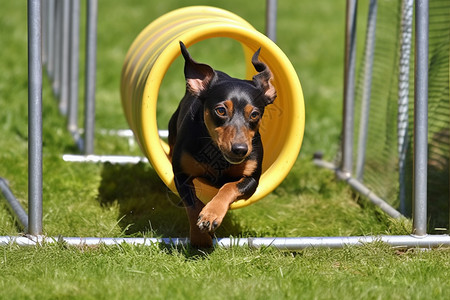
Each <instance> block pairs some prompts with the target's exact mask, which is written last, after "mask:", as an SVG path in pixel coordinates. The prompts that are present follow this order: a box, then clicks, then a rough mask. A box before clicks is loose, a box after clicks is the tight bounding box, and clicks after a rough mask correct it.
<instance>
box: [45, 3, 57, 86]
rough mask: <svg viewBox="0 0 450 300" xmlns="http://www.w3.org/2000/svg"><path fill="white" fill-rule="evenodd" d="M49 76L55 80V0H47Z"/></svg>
mask: <svg viewBox="0 0 450 300" xmlns="http://www.w3.org/2000/svg"><path fill="white" fill-rule="evenodd" d="M47 2H48V3H47V18H48V21H47V28H46V29H47V43H48V44H47V51H48V58H47V75H48V77H49V78H50V79H52V80H53V77H54V61H55V60H54V57H55V0H47Z"/></svg>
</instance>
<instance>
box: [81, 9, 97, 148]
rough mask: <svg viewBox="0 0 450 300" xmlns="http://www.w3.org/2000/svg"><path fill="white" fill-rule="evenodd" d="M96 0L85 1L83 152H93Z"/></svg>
mask: <svg viewBox="0 0 450 300" xmlns="http://www.w3.org/2000/svg"><path fill="white" fill-rule="evenodd" d="M97 6H98V3H97V0H88V2H87V24H86V31H87V32H86V78H85V80H86V84H85V89H86V91H85V93H86V94H85V108H84V109H85V120H84V154H92V153H93V152H94V129H95V75H96V64H97V55H96V53H97Z"/></svg>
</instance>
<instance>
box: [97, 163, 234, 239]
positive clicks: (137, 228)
mask: <svg viewBox="0 0 450 300" xmlns="http://www.w3.org/2000/svg"><path fill="white" fill-rule="evenodd" d="M101 176H102V180H101V184H100V187H99V193H98V201H99V203H100V205H101V206H103V207H105V208H107V207H111V206H114V205H117V206H118V210H119V214H118V224H119V226H120V227H121V229H122V231H123V234H125V235H127V236H142V235H145V236H156V237H187V236H189V223H188V220H187V216H186V212H185V209H184V207H183V205H182V203H181V200H180V199H179V198H178V196H176V195H175V194H173V193H172V192H171V191H170V189H168V188H167V187H166V186H165V184H164V183H163V182H162V181H161V179H160V178H159V177H158V175H157V174H156V172H155V170H154V169H152V167H151V166H150V165H148V164H144V163H139V164H136V165H118V164H117V165H113V164H105V165H104V167H103V170H102V173H101ZM240 232H241V228H240V226H239V224H238V223H237V222H235V221H234V220H233V216H232V215H231V216H230V215H228V216H227V217H225V219H224V221H223V223H222V226H221V227H219V229H218V231H217V232H216V235H217V236H218V237H224V236H230V235H233V236H237V235H239V233H240Z"/></svg>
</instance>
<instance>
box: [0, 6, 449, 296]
mask: <svg viewBox="0 0 450 300" xmlns="http://www.w3.org/2000/svg"><path fill="white" fill-rule="evenodd" d="M83 3H84V2H83ZM359 3H360V10H361V16H363V18H364V17H365V13H364V11H365V10H366V7H367V3H368V1H360V2H359ZM194 4H207V5H211V4H212V3H211V1H174V0H166V1H159V2H157V1H153V2H152V3H150V2H149V1H144V0H131V1H120V0H110V1H106V0H101V1H99V16H98V20H99V23H98V58H97V60H98V64H97V66H98V73H97V92H96V96H97V103H96V106H97V112H96V129H97V134H96V141H95V153H96V154H131V155H140V151H139V149H138V147H137V146H136V144H133V143H129V141H128V140H127V139H123V138H118V137H111V136H104V135H101V134H100V131H101V130H102V129H124V128H127V124H126V121H125V118H124V116H123V112H122V108H121V104H120V94H119V86H120V83H119V82H120V71H121V67H122V64H123V60H124V57H125V54H126V52H127V50H128V48H129V46H130V45H131V43H132V41H133V40H134V38H135V37H136V36H137V35H138V33H139V32H140V31H141V30H142V29H143V28H144V27H145V26H146V25H147V24H148V23H150V22H151V21H152V20H154V19H155V18H157V17H158V16H160V15H162V14H164V13H166V12H169V11H171V10H173V9H175V8H178V7H182V6H187V5H194ZM213 4H214V5H215V6H218V7H221V8H224V9H228V10H230V11H232V12H234V13H236V14H239V15H240V16H242V17H243V18H245V19H247V20H248V21H249V22H250V23H251V24H253V25H254V26H255V28H256V29H258V30H260V31H264V14H265V4H264V1H248V2H242V1H237V0H227V1H224V0H223V1H222V0H220V1H214V2H213ZM83 5H84V4H83ZM83 12H84V6H83ZM278 18H279V19H278V31H277V32H278V40H277V43H278V45H279V46H280V48H281V49H282V50H283V51H284V52H285V53H286V55H287V56H288V57H289V59H290V60H291V62H292V64H293V65H294V67H295V69H296V71H297V73H298V76H299V78H300V81H301V84H302V87H303V92H304V97H305V105H306V129H305V136H304V140H303V146H302V149H301V153H300V155H299V158H298V160H297V161H296V163H295V165H294V167H293V169H292V171H291V172H290V174H289V175H288V177H287V178H286V179H285V180H284V182H283V183H282V184H281V185H280V186H279V187H278V188H277V189H276V190H275V191H274V192H273V193H271V194H270V195H269V196H267V197H266V198H264V199H262V200H260V201H259V202H257V203H255V204H253V205H251V206H249V207H246V208H243V209H238V210H233V211H231V212H230V213H229V214H228V216H227V217H226V219H225V220H224V223H223V225H222V226H221V228H220V230H219V231H218V232H217V236H218V237H229V236H233V237H254V236H256V237H272V236H280V237H284V236H286V237H296V236H350V235H381V234H409V233H410V231H411V224H410V222H409V221H397V220H393V219H390V218H389V217H387V216H386V215H385V214H383V213H382V212H381V211H380V210H378V209H377V208H374V207H373V206H372V205H371V204H370V203H368V202H367V201H366V200H365V199H363V198H361V197H359V196H358V195H355V194H354V193H353V192H352V191H351V190H350V189H349V187H348V186H346V185H345V184H344V183H342V182H339V181H336V179H335V177H334V174H333V173H331V172H329V171H328V170H323V169H318V168H317V167H315V166H314V165H313V163H312V161H311V158H312V155H313V153H314V152H315V151H317V150H321V151H322V152H323V153H324V155H325V158H326V159H328V160H333V159H334V158H335V156H336V153H337V150H338V146H339V135H340V124H341V106H342V93H343V91H342V83H343V78H342V75H343V45H344V25H345V22H344V18H345V1H311V0H304V1H295V0H289V1H288V0H286V1H279V7H278ZM363 18H361V19H363ZM26 25H27V24H26V2H25V1H5V2H4V3H2V9H1V11H0V45H1V47H0V66H1V69H2V72H1V73H0V133H1V139H0V162H1V163H0V176H1V177H4V178H6V179H7V180H8V181H9V184H10V186H11V189H12V190H13V192H14V194H15V196H16V197H17V198H18V199H19V201H20V202H21V203H22V204H23V205H24V207H26V206H27V197H28V195H27V185H28V182H27V139H28V137H27V48H26V45H27V37H26V33H27V27H26ZM359 26H360V28H362V30H359V34H360V35H361V38H359V41H360V43H361V41H362V40H363V39H362V35H363V33H364V21H363V20H361V22H360V24H359ZM83 30H84V28H82V32H83ZM222 42H223V43H222ZM228 45H229V44H228V42H225V41H220V40H218V42H213V41H212V42H208V43H205V46H203V47H201V48H199V49H197V50H196V51H197V52H195V53H196V54H195V55H196V56H197V55H198V56H199V57H201V60H202V61H205V62H208V63H210V64H211V65H213V66H214V67H216V68H218V69H224V70H225V71H228V70H231V71H233V70H235V69H236V70H237V72H239V70H240V69H239V68H240V66H241V65H242V62H240V61H239V59H236V54H235V53H234V50H233V49H234V48H233V47H234V45H232V44H231V45H230V47H231V48H230V49H231V50H230V51H223V50H221V49H222V48H223V47H228ZM360 48H361V47H360ZM227 49H228V48H227ZM221 51H222V52H221ZM217 53H220V57H218V56H217V55H216V54H217ZM82 58H83V55H82ZM180 76H181V77H180ZM180 78H181V79H180ZM180 80H181V83H180ZM80 88H81V90H80V98H82V95H83V92H82V88H83V86H81V87H80ZM183 93H184V90H183V82H182V69H181V65H180V64H179V63H175V64H174V65H173V66H172V67H171V69H170V70H169V72H168V75H167V76H166V78H165V80H164V82H163V88H162V90H161V93H160V97H161V99H162V100H161V101H160V102H161V103H163V104H161V105H160V107H158V109H159V111H158V113H160V112H161V113H160V114H159V115H161V117H160V119H159V120H158V122H159V124H162V125H161V126H164V124H165V123H166V122H167V118H168V117H169V116H170V111H171V110H173V108H174V107H176V104H177V101H178V100H179V99H180V98H181V97H182V95H183ZM43 97H44V103H43V115H44V121H43V123H44V124H43V131H44V136H43V139H44V158H43V159H44V161H43V165H44V170H43V171H44V183H43V184H44V187H43V198H44V203H43V204H44V211H43V213H44V219H43V222H44V234H45V235H48V236H58V235H62V236H95V237H185V236H187V234H188V230H187V229H188V227H187V226H188V225H187V218H186V216H185V212H184V209H183V208H182V207H180V205H179V200H178V199H177V198H176V197H175V196H173V195H172V194H171V193H170V192H168V189H167V188H166V187H165V186H164V184H163V183H162V182H161V180H160V179H159V178H158V176H157V175H156V173H155V171H154V170H153V169H152V167H151V166H150V165H148V164H144V163H140V164H137V165H113V164H78V163H67V162H64V161H63V160H62V155H63V154H65V153H72V154H73V153H75V154H76V153H77V149H76V147H75V146H74V143H73V140H72V138H71V136H70V134H69V133H68V131H67V130H66V129H65V127H66V119H65V118H64V117H63V116H61V115H60V114H59V112H58V107H57V103H56V101H55V99H54V98H53V96H52V94H51V87H50V82H49V81H48V79H47V78H44V87H43ZM81 124H82V122H81V120H80V125H81ZM21 233H22V229H21V228H19V227H18V226H17V222H16V221H15V220H14V218H13V217H12V215H11V214H10V213H9V211H8V209H7V206H6V205H5V204H4V201H1V202H0V235H1V236H5V235H13V236H15V235H20V234H21ZM0 251H1V252H2V253H0V270H1V271H0V274H1V275H0V299H23V298H32V299H33V298H36V299H47V298H48V299H55V298H56V299H58V298H82V299H85V298H86V299H90V298H92V299H115V298H118V299H123V298H126V299H145V298H147V299H153V298H154V299H162V298H164V299H191V298H206V297H208V298H211V299H223V298H230V299H243V298H245V299H262V298H264V299H311V298H312V299H355V298H364V299H366V298H367V299H374V298H376V299H379V298H381V299H385V298H388V299H446V298H447V297H448V295H449V294H450V285H449V284H448V281H447V280H446V279H447V278H449V276H450V263H449V261H450V251H449V250H447V249H435V250H432V251H421V250H417V249H410V250H403V249H393V248H391V247H389V246H387V245H385V244H382V243H375V244H369V245H364V246H362V247H357V248H351V247H346V248H344V249H339V250H331V249H307V250H302V251H298V252H287V251H279V250H276V249H272V248H261V249H249V248H247V247H241V248H239V247H233V248H230V249H223V248H216V249H214V250H212V251H197V250H195V249H191V248H190V247H178V248H172V247H166V246H162V245H154V246H150V247H145V246H130V245H120V246H112V247H108V246H103V245H100V246H98V247H84V248H75V247H68V246H66V245H64V244H53V245H42V246H39V247H28V248H21V247H19V246H16V245H9V246H5V247H2V248H0ZM446 282H447V283H446Z"/></svg>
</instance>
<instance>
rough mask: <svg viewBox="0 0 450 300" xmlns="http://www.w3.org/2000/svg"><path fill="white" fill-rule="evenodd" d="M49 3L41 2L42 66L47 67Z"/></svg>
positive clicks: (43, 0) (45, 0)
mask: <svg viewBox="0 0 450 300" xmlns="http://www.w3.org/2000/svg"><path fill="white" fill-rule="evenodd" d="M47 6H48V1H47V0H42V1H41V21H42V23H41V28H42V64H43V65H46V64H47V59H48V49H47V46H48V42H47V40H48V34H47V33H48V31H47V27H48V17H47V13H48V9H47Z"/></svg>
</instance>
